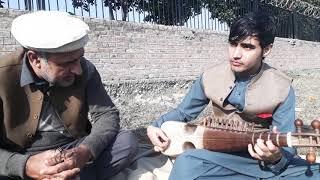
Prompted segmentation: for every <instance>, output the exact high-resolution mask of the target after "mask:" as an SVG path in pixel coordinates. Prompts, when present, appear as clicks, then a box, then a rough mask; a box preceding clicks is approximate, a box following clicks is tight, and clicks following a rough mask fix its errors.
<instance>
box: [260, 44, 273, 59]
mask: <svg viewBox="0 0 320 180" xmlns="http://www.w3.org/2000/svg"><path fill="white" fill-rule="evenodd" d="M272 47H273V44H269V45H268V46H266V47H265V48H263V54H262V57H264V58H265V57H267V56H268V55H269V54H270V52H271V49H272Z"/></svg>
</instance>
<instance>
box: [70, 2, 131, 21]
mask: <svg viewBox="0 0 320 180" xmlns="http://www.w3.org/2000/svg"><path fill="white" fill-rule="evenodd" d="M134 1H135V0H104V1H103V4H104V6H105V7H108V8H109V17H110V20H115V18H114V14H113V12H114V11H116V10H120V9H121V12H122V18H121V20H122V21H125V20H126V19H127V16H128V12H129V10H130V7H131V6H132V5H133V3H134ZM94 4H95V0H72V5H73V7H75V8H79V7H82V8H83V9H84V10H85V11H89V10H90V6H91V5H94Z"/></svg>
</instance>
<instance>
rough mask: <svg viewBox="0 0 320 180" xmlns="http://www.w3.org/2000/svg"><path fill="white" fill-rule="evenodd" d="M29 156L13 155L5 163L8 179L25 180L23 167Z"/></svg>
mask: <svg viewBox="0 0 320 180" xmlns="http://www.w3.org/2000/svg"><path fill="white" fill-rule="evenodd" d="M29 157H30V155H23V154H17V153H13V154H12V156H11V157H10V158H9V159H8V162H7V170H8V171H7V172H8V176H10V177H20V178H22V179H24V178H25V166H26V163H27V160H28V158H29Z"/></svg>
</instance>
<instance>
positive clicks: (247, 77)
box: [234, 62, 264, 82]
mask: <svg viewBox="0 0 320 180" xmlns="http://www.w3.org/2000/svg"><path fill="white" fill-rule="evenodd" d="M263 66H264V63H263V62H262V63H261V66H260V68H259V70H258V71H257V72H256V73H254V74H250V75H248V76H239V74H237V73H234V75H235V79H236V81H238V82H246V81H250V80H251V79H253V78H254V77H256V76H257V75H258V74H260V73H261V72H262V69H263V68H262V67H263Z"/></svg>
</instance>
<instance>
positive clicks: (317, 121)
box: [311, 119, 320, 133]
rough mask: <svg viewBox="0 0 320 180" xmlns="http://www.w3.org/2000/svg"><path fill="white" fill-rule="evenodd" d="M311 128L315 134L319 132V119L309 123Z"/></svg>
mask: <svg viewBox="0 0 320 180" xmlns="http://www.w3.org/2000/svg"><path fill="white" fill-rule="evenodd" d="M311 126H312V128H313V129H314V130H315V131H316V133H319V131H320V121H319V119H315V120H313V121H312V122H311Z"/></svg>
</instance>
